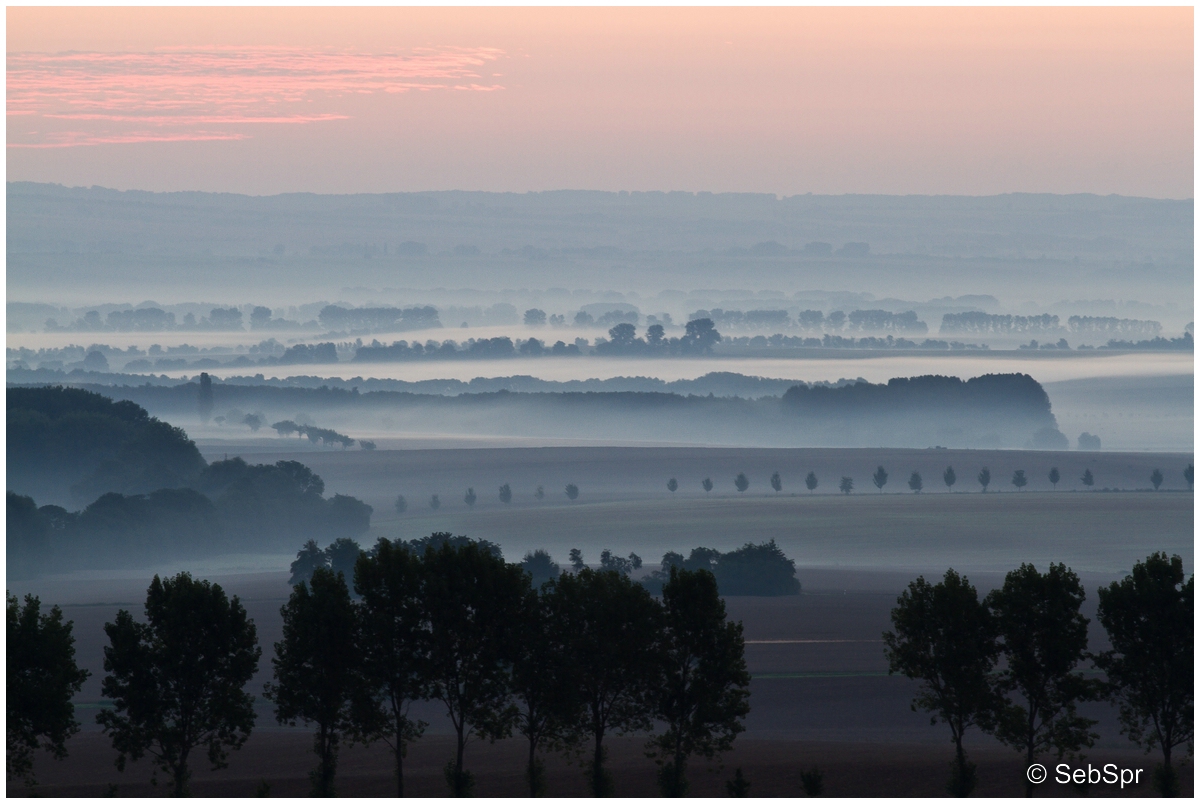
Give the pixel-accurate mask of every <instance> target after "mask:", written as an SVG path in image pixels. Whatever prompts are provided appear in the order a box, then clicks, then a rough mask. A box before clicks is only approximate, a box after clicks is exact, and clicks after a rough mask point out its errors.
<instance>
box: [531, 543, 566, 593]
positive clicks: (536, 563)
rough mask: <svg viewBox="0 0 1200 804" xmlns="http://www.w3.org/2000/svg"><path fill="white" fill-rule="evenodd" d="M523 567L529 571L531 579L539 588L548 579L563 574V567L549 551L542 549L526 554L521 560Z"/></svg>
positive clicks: (534, 585) (536, 587)
mask: <svg viewBox="0 0 1200 804" xmlns="http://www.w3.org/2000/svg"><path fill="white" fill-rule="evenodd" d="M521 569H523V570H525V571H526V572H527V573H529V580H530V582H531V584H532V585H533V588H534V589H539V588H541V585H542V584H544V583H545V582H546V581H549V580H551V579H552V578H557V577H558V576H559V575H562V567H560V566H558V564H555V563H554V559H553V558H551V557H550V554H549V553H547V552H546V551H545V550H540V549H539V550H534V551H533V552H531V553H526V554H525V558H524V559H523V560H522V561H521Z"/></svg>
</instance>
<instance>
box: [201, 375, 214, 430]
mask: <svg viewBox="0 0 1200 804" xmlns="http://www.w3.org/2000/svg"><path fill="white" fill-rule="evenodd" d="M214 404H215V403H214V402H213V384H212V377H210V376H208V373H207V372H204V371H202V372H200V396H199V399H198V400H197V402H196V405H197V408H198V409H199V411H200V421H202V422H204V423H205V424H208V420H209V419H211V418H212V412H213V406H214Z"/></svg>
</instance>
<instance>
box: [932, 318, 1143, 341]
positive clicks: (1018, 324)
mask: <svg viewBox="0 0 1200 804" xmlns="http://www.w3.org/2000/svg"><path fill="white" fill-rule="evenodd" d="M1068 332H1069V333H1071V334H1074V335H1133V336H1141V337H1148V338H1155V337H1157V336H1158V335H1159V334H1161V333H1162V324H1160V323H1159V322H1157V321H1141V320H1137V319H1132V318H1113V317H1107V316H1088V315H1073V316H1071V317H1070V318H1068V319H1067V326H1066V327H1065V328H1064V327H1063V326H1062V325H1061V324H1060V323H1059V318H1058V316H1056V315H1049V314H1045V315H1033V316H1023V315H995V314H992V313H980V312H966V313H946V314H945V315H943V316H942V326H941V334H943V335H957V334H963V335H1029V334H1032V335H1060V334H1066V333H1068ZM1113 348H1120V347H1113Z"/></svg>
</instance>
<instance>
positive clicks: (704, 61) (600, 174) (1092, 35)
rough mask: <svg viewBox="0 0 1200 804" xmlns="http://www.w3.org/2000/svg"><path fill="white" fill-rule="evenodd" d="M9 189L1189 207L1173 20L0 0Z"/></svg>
mask: <svg viewBox="0 0 1200 804" xmlns="http://www.w3.org/2000/svg"><path fill="white" fill-rule="evenodd" d="M6 79H7V103H8V108H7V122H8V126H7V132H8V134H7V136H8V140H7V142H8V149H7V152H8V163H7V168H8V179H9V180H10V181H14V180H28V181H42V182H57V183H61V184H65V185H69V186H91V185H100V186H105V187H114V188H118V189H144V190H205V191H218V192H237V193H250V194H256V195H266V194H274V193H280V192H318V193H354V192H402V191H419V190H450V189H461V190H489V191H516V192H524V191H530V190H552V189H593V190H687V191H712V192H763V193H776V194H778V195H795V194H802V193H810V192H811V193H818V194H822V193H830V194H841V193H885V194H966V195H989V194H995V193H1006V192H1052V193H1078V192H1087V193H1099V194H1109V193H1117V194H1124V195H1138V196H1149V197H1155V198H1191V197H1192V196H1193V164H1194V156H1193V97H1194V96H1193V10H1192V9H1191V8H1133V9H1129V8H1055V9H1049V8H1003V9H995V8H966V9H962V8H959V9H953V8H926V9H897V8H755V9H731V8H699V9H697V8H607V9H594V8H590V9H585V8H566V9H562V8H523V9H504V8H482V9H481V8H448V7H441V8H406V9H394V8H358V9H323V8H121V9H113V8H12V7H10V8H8V9H7V71H6Z"/></svg>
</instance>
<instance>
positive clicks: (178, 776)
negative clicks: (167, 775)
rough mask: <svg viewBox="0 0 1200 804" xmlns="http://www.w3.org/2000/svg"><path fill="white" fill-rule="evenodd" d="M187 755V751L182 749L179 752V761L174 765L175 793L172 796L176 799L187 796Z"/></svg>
mask: <svg viewBox="0 0 1200 804" xmlns="http://www.w3.org/2000/svg"><path fill="white" fill-rule="evenodd" d="M189 753H190V751H189V749H187V748H184V749H183V750H182V751H180V752H179V761H178V762H176V763H175V769H174V771H175V772H174V774H173V775H174V777H175V779H174V780H175V792H174V793H172V795H173V796H175V797H176V798H182V797H183V796H186V795H187V783H188V777H189V776H190V775H191V774H189V773H188V766H187V761H188V754H189Z"/></svg>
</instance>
